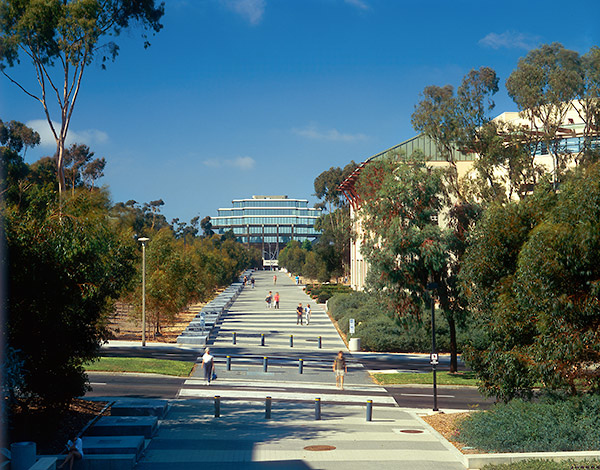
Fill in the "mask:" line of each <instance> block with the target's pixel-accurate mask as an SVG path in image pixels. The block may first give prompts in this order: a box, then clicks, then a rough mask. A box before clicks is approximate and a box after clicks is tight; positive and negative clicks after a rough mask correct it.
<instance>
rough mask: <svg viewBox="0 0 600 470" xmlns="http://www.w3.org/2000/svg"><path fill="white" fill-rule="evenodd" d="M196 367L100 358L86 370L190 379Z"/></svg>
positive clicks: (162, 361) (183, 363) (151, 360)
mask: <svg viewBox="0 0 600 470" xmlns="http://www.w3.org/2000/svg"><path fill="white" fill-rule="evenodd" d="M194 365H195V363H194V362H186V361H171V360H168V359H154V358H148V357H100V358H99V359H98V360H96V361H93V362H90V363H88V364H86V365H85V369H86V370H89V371H105V372H137V373H141V374H162V375H174V376H176V377H188V376H189V375H190V373H191V372H192V368H193V367H194Z"/></svg>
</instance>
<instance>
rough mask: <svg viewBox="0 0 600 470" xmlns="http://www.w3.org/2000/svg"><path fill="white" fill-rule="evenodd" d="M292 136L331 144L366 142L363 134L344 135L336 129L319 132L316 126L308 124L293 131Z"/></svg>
mask: <svg viewBox="0 0 600 470" xmlns="http://www.w3.org/2000/svg"><path fill="white" fill-rule="evenodd" d="M293 132H294V134H296V135H299V136H300V137H306V138H307V139H311V140H328V141H331V142H356V141H359V140H366V139H367V138H368V137H367V136H366V135H365V134H344V133H342V132H340V131H338V130H337V129H328V130H321V129H318V128H317V126H316V124H309V125H308V126H306V127H304V128H302V129H297V128H296V129H293Z"/></svg>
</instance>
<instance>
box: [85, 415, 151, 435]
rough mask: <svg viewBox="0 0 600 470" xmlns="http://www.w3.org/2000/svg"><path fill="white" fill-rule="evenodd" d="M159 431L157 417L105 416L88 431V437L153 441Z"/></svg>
mask: <svg viewBox="0 0 600 470" xmlns="http://www.w3.org/2000/svg"><path fill="white" fill-rule="evenodd" d="M157 430H158V418H157V417H156V416H103V417H101V418H100V419H99V420H98V421H96V423H95V424H94V425H93V426H92V427H91V428H89V429H88V430H87V431H86V433H85V434H86V436H144V437H145V438H146V439H151V438H152V436H154V434H155V433H156V431H157Z"/></svg>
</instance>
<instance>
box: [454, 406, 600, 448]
mask: <svg viewBox="0 0 600 470" xmlns="http://www.w3.org/2000/svg"><path fill="white" fill-rule="evenodd" d="M599 414H600V395H584V396H575V397H569V398H565V397H562V396H549V397H544V398H542V399H541V400H540V401H539V402H528V401H523V400H520V399H515V400H513V401H511V402H510V403H507V404H498V405H496V406H495V407H494V408H493V409H492V410H489V411H485V412H480V413H474V414H472V415H471V416H469V417H468V418H467V419H466V420H464V421H463V422H462V423H461V425H460V439H461V441H462V442H464V443H466V444H467V445H469V446H472V447H476V448H478V449H482V450H485V451H489V452H558V451H576V450H579V451H582V450H598V448H599V446H600V444H599V443H600V428H599V427H598V425H597V420H598V416H599Z"/></svg>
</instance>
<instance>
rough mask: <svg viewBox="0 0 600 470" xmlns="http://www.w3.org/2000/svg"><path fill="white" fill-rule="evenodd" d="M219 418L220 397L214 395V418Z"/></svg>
mask: <svg viewBox="0 0 600 470" xmlns="http://www.w3.org/2000/svg"><path fill="white" fill-rule="evenodd" d="M220 417H221V397H220V396H219V395H215V418H220Z"/></svg>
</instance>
